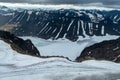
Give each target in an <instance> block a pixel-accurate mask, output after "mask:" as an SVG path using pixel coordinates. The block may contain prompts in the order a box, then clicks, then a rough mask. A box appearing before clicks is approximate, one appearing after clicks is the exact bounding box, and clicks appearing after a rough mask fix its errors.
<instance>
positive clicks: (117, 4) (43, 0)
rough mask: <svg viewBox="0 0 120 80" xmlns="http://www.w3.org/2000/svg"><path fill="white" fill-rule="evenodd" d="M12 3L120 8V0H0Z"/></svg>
mask: <svg viewBox="0 0 120 80" xmlns="http://www.w3.org/2000/svg"><path fill="white" fill-rule="evenodd" d="M0 2H10V3H34V4H36V3H37V4H77V5H78V4H82V5H84V4H90V5H96V6H105V7H114V8H120V0H0Z"/></svg>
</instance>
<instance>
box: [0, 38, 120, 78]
mask: <svg viewBox="0 0 120 80" xmlns="http://www.w3.org/2000/svg"><path fill="white" fill-rule="evenodd" d="M22 38H24V39H31V40H32V42H33V43H34V44H35V46H37V48H38V49H39V50H40V53H41V55H56V54H57V55H64V56H67V57H69V58H70V59H74V58H75V57H77V56H78V55H79V54H80V52H81V51H82V49H83V48H85V46H87V45H90V43H91V42H92V41H93V40H94V41H96V42H97V39H99V41H100V40H101V41H102V40H103V38H104V40H105V39H107V40H108V39H115V38H117V36H114V37H112V36H111V37H110V36H106V37H101V38H102V39H100V37H99V38H97V37H93V38H89V39H84V40H81V41H77V42H71V41H69V40H56V41H52V40H44V39H40V38H35V37H22ZM94 41H93V42H94ZM99 41H98V42H99ZM0 44H1V45H2V46H0V80H21V79H22V80H119V79H120V76H119V75H120V64H119V63H114V62H109V61H104V60H102V61H96V60H88V61H83V62H81V63H77V62H72V61H68V60H67V59H64V58H37V57H32V56H29V55H23V54H19V53H17V52H15V51H13V50H12V49H11V48H10V46H9V45H8V44H6V43H5V42H3V41H1V40H0ZM53 51H54V53H53ZM77 51H79V53H78V52H77Z"/></svg>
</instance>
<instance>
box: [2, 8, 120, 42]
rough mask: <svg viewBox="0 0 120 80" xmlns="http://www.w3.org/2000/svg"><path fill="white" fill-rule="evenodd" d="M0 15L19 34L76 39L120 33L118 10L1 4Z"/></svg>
mask: <svg viewBox="0 0 120 80" xmlns="http://www.w3.org/2000/svg"><path fill="white" fill-rule="evenodd" d="M4 8H5V9H4ZM0 18H1V21H0V25H1V26H2V27H4V25H5V26H6V25H7V26H9V25H11V24H12V25H15V27H13V28H12V29H11V30H10V31H11V32H12V33H14V34H15V35H18V36H36V37H40V38H43V39H53V40H54V39H55V40H56V39H59V38H63V39H64V38H67V39H69V40H71V41H76V40H78V39H79V37H83V38H85V37H87V36H88V37H92V36H105V35H106V34H109V35H120V27H119V26H120V11H119V10H99V9H98V10H97V9H90V10H84V9H80V10H79V9H42V8H40V9H22V8H18V9H10V8H6V7H3V8H1V9H0ZM4 28H5V27H4Z"/></svg>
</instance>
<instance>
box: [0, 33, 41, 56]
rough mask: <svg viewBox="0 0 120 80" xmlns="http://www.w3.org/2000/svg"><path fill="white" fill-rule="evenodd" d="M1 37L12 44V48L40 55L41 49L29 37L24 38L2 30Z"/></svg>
mask: <svg viewBox="0 0 120 80" xmlns="http://www.w3.org/2000/svg"><path fill="white" fill-rule="evenodd" d="M0 38H1V39H2V40H3V41H5V42H6V43H8V44H10V46H11V48H12V49H13V50H15V51H17V52H18V53H22V54H28V55H32V56H37V57H40V53H39V51H38V50H37V48H36V47H35V46H34V45H33V43H32V42H31V40H29V39H27V40H23V39H21V38H18V37H16V36H15V35H14V34H11V33H10V32H6V31H0Z"/></svg>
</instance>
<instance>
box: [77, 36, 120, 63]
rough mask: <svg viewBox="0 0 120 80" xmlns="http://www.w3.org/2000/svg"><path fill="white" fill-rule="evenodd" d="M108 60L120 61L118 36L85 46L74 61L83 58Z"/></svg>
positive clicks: (79, 60)
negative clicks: (114, 38)
mask: <svg viewBox="0 0 120 80" xmlns="http://www.w3.org/2000/svg"><path fill="white" fill-rule="evenodd" d="M91 59H95V60H108V61H113V62H120V38H118V39H116V40H110V41H103V42H101V43H97V44H94V45H92V46H90V47H87V48H85V49H84V50H83V51H82V53H81V55H80V56H79V57H77V58H76V61H78V62H81V61H84V60H91Z"/></svg>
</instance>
